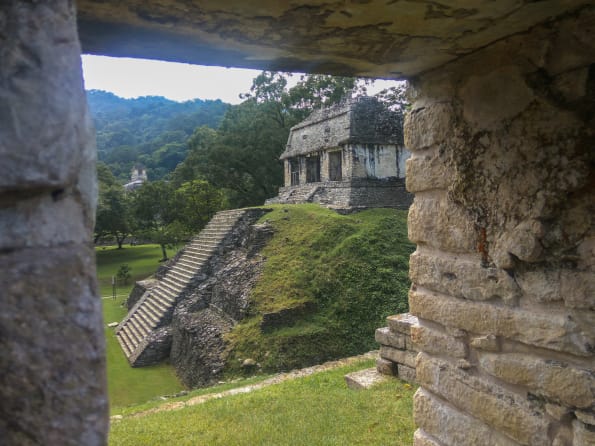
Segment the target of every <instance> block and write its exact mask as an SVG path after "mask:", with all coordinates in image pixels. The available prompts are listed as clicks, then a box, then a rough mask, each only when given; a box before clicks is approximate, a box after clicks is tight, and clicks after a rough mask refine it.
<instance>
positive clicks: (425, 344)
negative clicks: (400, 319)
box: [411, 325, 467, 358]
mask: <svg viewBox="0 0 595 446" xmlns="http://www.w3.org/2000/svg"><path fill="white" fill-rule="evenodd" d="M411 340H412V341H413V344H414V345H415V346H416V347H417V350H419V351H423V352H425V353H430V354H435V355H444V356H452V357H454V358H465V357H466V356H467V345H466V344H465V343H464V342H463V341H461V340H460V339H457V338H454V337H452V336H449V335H448V334H446V333H442V332H440V331H438V330H433V329H431V328H429V327H425V326H423V325H414V326H413V327H411Z"/></svg>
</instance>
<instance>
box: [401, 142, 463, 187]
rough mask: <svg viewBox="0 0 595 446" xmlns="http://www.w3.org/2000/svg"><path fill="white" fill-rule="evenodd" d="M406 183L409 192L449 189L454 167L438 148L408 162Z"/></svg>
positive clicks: (414, 156) (416, 156) (413, 157)
mask: <svg viewBox="0 0 595 446" xmlns="http://www.w3.org/2000/svg"><path fill="white" fill-rule="evenodd" d="M406 166H407V173H406V175H405V181H406V184H407V190H408V191H409V192H421V191H424V190H432V189H447V188H448V186H449V185H450V182H451V175H452V168H453V167H452V165H450V164H449V163H448V159H447V156H446V155H445V153H444V152H443V151H442V150H439V149H438V148H435V149H432V150H431V151H425V152H423V153H419V154H416V155H413V156H412V157H411V158H409V159H408V160H407V161H406Z"/></svg>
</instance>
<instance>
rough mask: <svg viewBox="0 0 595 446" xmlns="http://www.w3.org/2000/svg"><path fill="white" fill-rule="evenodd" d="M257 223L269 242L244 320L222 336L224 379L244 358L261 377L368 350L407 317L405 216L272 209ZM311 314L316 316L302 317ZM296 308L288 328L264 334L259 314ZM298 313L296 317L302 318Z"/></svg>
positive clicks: (308, 208) (235, 371) (408, 250)
mask: <svg viewBox="0 0 595 446" xmlns="http://www.w3.org/2000/svg"><path fill="white" fill-rule="evenodd" d="M273 209H274V210H273V211H272V212H271V213H269V214H266V215H265V216H264V217H263V218H262V221H265V220H266V221H269V222H270V223H271V224H272V225H273V226H274V228H275V235H274V237H273V238H272V240H271V241H270V242H269V243H268V244H267V246H266V247H265V248H264V249H263V251H262V254H263V255H264V256H265V257H266V264H265V268H264V272H263V274H262V276H261V278H260V279H259V281H258V283H257V285H256V287H255V289H254V290H253V293H252V304H251V309H250V311H249V316H248V317H247V318H246V319H244V320H243V321H241V322H240V323H239V324H238V325H237V326H236V327H234V329H233V331H232V332H231V333H230V334H229V335H228V336H227V341H228V343H229V348H228V351H229V355H230V356H229V358H230V360H229V361H228V367H227V371H226V372H227V374H228V375H235V374H238V373H241V372H242V370H241V363H242V360H243V359H245V358H252V359H254V360H256V361H257V362H258V363H259V364H260V365H261V367H262V370H263V371H265V372H272V371H277V370H289V369H292V368H299V367H303V366H307V365H312V364H318V363H321V362H324V361H325V360H328V359H334V358H340V357H346V356H351V355H354V354H358V353H362V352H365V351H368V350H371V349H374V348H377V345H376V344H375V341H374V330H375V329H376V328H378V327H381V326H384V325H385V318H386V316H388V315H390V314H396V313H401V312H404V311H407V290H408V289H409V279H408V277H407V274H408V268H409V255H410V254H411V252H412V251H413V249H414V247H413V245H412V244H411V243H409V242H408V241H407V225H406V219H407V212H406V211H397V210H393V209H372V210H368V211H363V212H359V213H356V214H351V215H339V214H337V213H335V212H333V211H330V210H328V209H325V208H322V207H320V206H318V205H314V204H312V205H289V206H287V205H285V206H283V205H277V206H273ZM304 308H306V309H307V308H314V310H309V311H308V310H300V309H304ZM287 309H290V310H291V309H294V310H295V314H296V316H295V317H294V320H293V322H294V323H293V324H289V325H287V326H284V327H281V328H278V329H275V330H272V331H270V332H266V333H263V332H262V330H261V322H262V318H263V314H264V313H271V312H278V311H280V310H287ZM300 311H301V313H302V314H300Z"/></svg>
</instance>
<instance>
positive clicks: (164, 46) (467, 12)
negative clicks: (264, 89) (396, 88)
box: [76, 0, 591, 79]
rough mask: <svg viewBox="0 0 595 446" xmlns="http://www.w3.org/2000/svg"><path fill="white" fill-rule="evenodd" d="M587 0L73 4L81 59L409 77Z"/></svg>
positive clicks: (91, 0) (106, 0)
mask: <svg viewBox="0 0 595 446" xmlns="http://www.w3.org/2000/svg"><path fill="white" fill-rule="evenodd" d="M590 3H591V2H590V1H587V0H571V1H559V0H544V1H539V2H529V1H518V0H498V1H497V2H495V1H493V0H460V1H452V0H451V1H441V2H436V1H430V0H398V1H386V0H368V1H359V2H347V1H343V2H338V3H333V4H332V5H330V4H327V3H325V2H321V1H320V0H301V1H292V2H279V1H278V0H243V1H237V0H216V1H215V0H205V1H188V0H102V1H96V0H78V1H77V2H76V4H77V9H78V25H79V35H80V39H81V43H82V46H83V52H84V53H88V54H98V55H107V56H117V57H138V58H147V59H160V60H167V61H173V62H185V63H193V64H202V65H220V66H229V67H231V66H233V67H239V68H255V69H268V70H284V71H301V72H304V71H306V72H319V73H329V74H337V75H357V76H368V77H381V78H394V79H398V78H406V77H411V76H415V75H417V74H420V73H423V72H425V71H428V70H431V69H434V68H437V67H440V66H442V65H444V64H445V63H447V62H449V61H452V60H454V59H456V58H458V57H459V56H462V55H465V54H469V53H472V52H474V51H476V50H478V49H480V48H483V47H485V46H487V45H489V44H490V43H493V42H495V41H497V40H500V39H502V38H504V37H506V36H509V35H512V34H516V33H519V32H523V31H526V30H528V29H529V28H531V27H532V26H534V25H536V24H538V23H541V22H544V21H547V20H550V19H553V18H554V17H557V16H560V15H563V14H567V13H571V12H572V11H575V10H578V9H579V8H580V7H581V6H583V5H587V4H590Z"/></svg>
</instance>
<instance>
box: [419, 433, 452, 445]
mask: <svg viewBox="0 0 595 446" xmlns="http://www.w3.org/2000/svg"><path fill="white" fill-rule="evenodd" d="M413 446H448V445H444V443H440V442H438V440H436V439H435V438H431V437H430V436H429V435H428V434H427V433H426V432H424V431H423V430H422V429H417V430H416V431H415V433H414V434H413Z"/></svg>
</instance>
